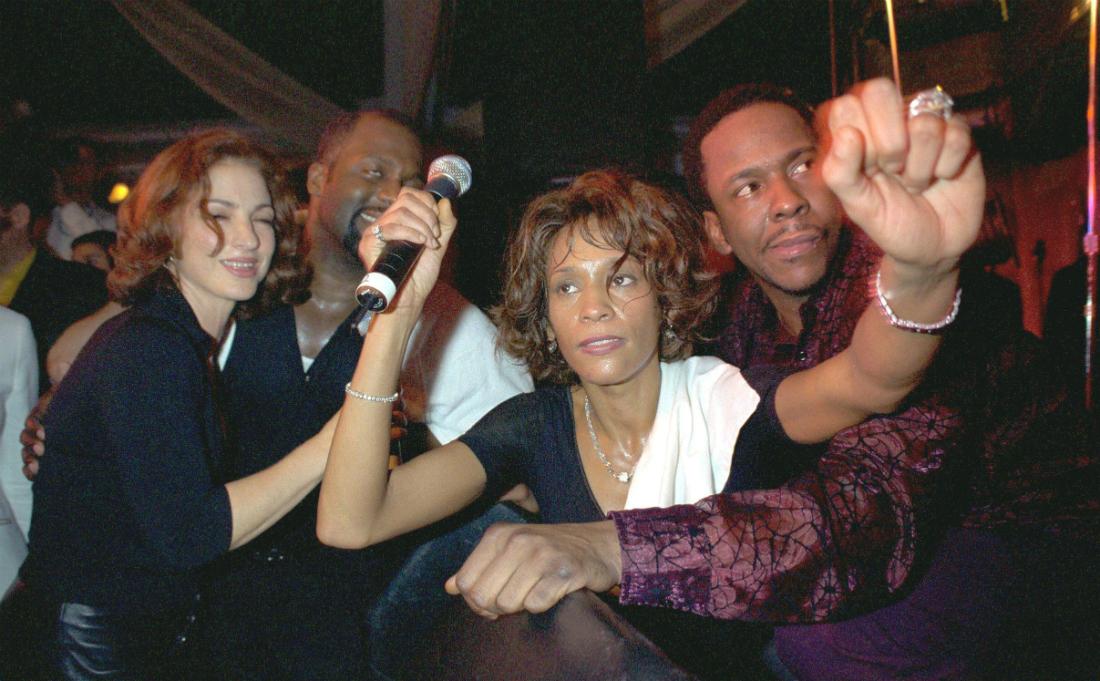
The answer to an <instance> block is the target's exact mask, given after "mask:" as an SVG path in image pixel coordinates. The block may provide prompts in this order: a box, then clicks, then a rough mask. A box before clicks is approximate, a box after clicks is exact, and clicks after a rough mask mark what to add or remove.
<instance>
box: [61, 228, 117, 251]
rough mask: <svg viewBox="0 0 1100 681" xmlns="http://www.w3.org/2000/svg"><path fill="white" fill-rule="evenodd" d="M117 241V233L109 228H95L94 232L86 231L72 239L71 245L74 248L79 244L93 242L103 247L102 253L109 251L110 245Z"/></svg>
mask: <svg viewBox="0 0 1100 681" xmlns="http://www.w3.org/2000/svg"><path fill="white" fill-rule="evenodd" d="M116 241H118V235H117V234H115V233H114V232H112V231H111V230H109V229H97V230H95V231H94V232H88V233H87V234H81V235H80V236H78V237H76V238H75V239H73V242H72V247H73V248H76V247H77V246H80V245H81V244H95V245H96V246H99V247H100V248H102V249H103V252H104V253H110V252H111V246H114V245H115V242H116Z"/></svg>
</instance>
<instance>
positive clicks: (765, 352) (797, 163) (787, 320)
mask: <svg viewBox="0 0 1100 681" xmlns="http://www.w3.org/2000/svg"><path fill="white" fill-rule="evenodd" d="M812 125H813V121H812V113H811V112H810V110H809V109H808V107H806V105H805V104H803V103H802V102H801V101H799V100H798V99H796V98H795V97H794V96H793V94H791V93H790V92H788V91H784V90H781V89H778V88H774V87H769V86H759V85H747V86H742V87H739V88H735V89H733V90H730V91H727V92H726V93H723V94H722V95H721V96H719V97H718V98H716V99H715V100H714V101H712V102H711V104H710V105H708V106H707V107H706V109H704V111H703V112H702V113H701V114H700V115H699V116H698V118H697V119H696V121H695V123H694V125H693V126H692V131H691V133H690V135H689V138H688V140H687V143H686V145H685V153H684V160H685V170H686V175H687V178H688V183H689V189H690V190H691V191H692V193H693V194H694V197H695V198H696V200H697V201H698V202H699V203H700V205H702V206H705V207H706V210H705V212H704V217H705V224H706V230H707V235H708V238H709V239H710V241H711V243H712V245H713V246H714V247H715V248H716V249H717V250H718V251H719V252H721V253H723V254H726V255H733V256H735V257H736V258H737V259H738V261H739V262H740V263H741V264H742V265H743V266H744V270H746V272H745V273H744V275H743V276H741V278H740V279H739V281H738V282H737V284H736V285H735V286H734V287H733V291H732V294H731V295H730V298H729V305H728V311H727V315H728V321H727V323H726V324H725V326H724V329H723V331H722V334H721V337H720V341H719V354H720V355H721V356H722V358H723V359H725V360H726V361H728V362H730V363H732V364H735V365H737V366H740V367H750V366H754V365H758V364H775V365H780V366H785V367H789V368H792V369H803V368H807V367H810V366H813V365H816V364H818V363H819V362H822V361H824V360H826V359H828V358H829V357H831V356H833V355H834V354H836V353H837V352H839V351H840V350H842V349H843V348H844V347H845V346H846V345H847V343H848V342H849V341H850V339H851V333H852V329H853V327H854V324H855V321H856V319H858V317H859V314H860V313H861V312H862V311H863V309H864V308H865V307H866V305H867V304H868V300H869V296H868V294H867V291H868V282H869V278H870V277H871V276H873V273H874V271H875V269H876V268H877V263H878V259H879V257H880V253H878V251H877V249H876V248H875V247H874V245H873V244H872V243H871V242H870V241H869V240H868V239H866V238H865V237H864V236H863V235H862V233H861V232H859V230H858V229H855V228H853V227H850V226H848V225H846V224H845V222H844V218H843V216H842V211H841V209H840V206H839V202H838V200H837V197H836V196H835V195H833V193H832V192H831V191H829V189H828V187H826V186H825V183H824V182H823V181H822V180H821V175H820V173H819V172H817V171H816V170H815V163H816V160H817V157H818V141H817V139H816V138H815V135H814V132H813V128H812ZM981 277H982V275H981V273H967V274H966V275H964V276H963V277H962V279H961V282H962V288H964V289H966V293H965V294H964V303H963V308H962V312H961V314H960V318H959V320H958V321H957V322H956V324H955V325H954V326H953V328H951V329H950V330H947V331H946V335H947V339H946V342H945V344H944V348H943V350H941V355H940V357H939V358H938V359H937V363H936V364H935V365H934V366H933V367H932V369H931V370H930V371H929V374H928V380H927V381H926V382H925V385H924V386H923V388H922V389H921V390H920V391H918V393H916V394H915V395H914V396H913V397H912V399H911V400H910V401H909V404H908V405H907V407H906V408H903V409H901V410H899V411H898V412H897V413H895V414H891V415H887V416H882V417H879V418H874V419H870V420H868V421H866V422H865V423H863V424H861V425H860V426H857V427H855V428H852V429H850V430H848V431H845V432H843V433H841V434H839V435H838V436H837V437H836V438H835V439H834V440H833V441H832V442H831V443H830V445H829V447H828V449H827V451H826V452H825V453H824V454H823V455H822V456H821V457H820V458H819V459H818V460H817V462H816V463H815V465H814V466H813V467H812V469H811V470H810V471H808V472H806V473H804V474H802V475H798V476H795V477H794V478H793V479H791V480H789V481H787V482H786V483H785V484H782V486H779V487H778V489H773V490H770V491H763V492H740V493H738V492H734V493H732V494H730V495H728V496H726V497H722V498H718V499H714V500H712V504H711V506H710V507H709V508H704V505H702V504H701V505H700V507H699V508H697V509H692V510H691V511H690V512H688V517H682V518H677V517H676V515H675V514H676V512H675V511H674V512H672V513H664V514H662V513H660V512H655V513H652V514H649V515H648V516H647V517H646V518H645V519H644V520H643V519H642V518H630V519H628V518H625V517H624V518H617V521H618V523H619V530H620V539H622V540H623V543H624V556H625V559H626V560H627V562H628V563H629V562H630V561H632V560H634V559H635V557H637V560H638V562H639V564H638V565H637V566H630V565H629V564H627V565H624V591H626V590H627V589H628V587H629V588H630V589H631V590H632V591H633V593H634V595H633V596H630V598H636V599H637V600H638V601H641V602H651V603H652V602H654V601H655V599H660V598H667V597H668V596H669V595H670V594H673V593H676V592H677V590H682V589H683V588H684V587H685V586H687V585H689V584H691V581H692V580H691V579H687V578H685V575H684V574H683V573H680V572H675V571H674V572H673V575H674V576H672V577H671V578H669V575H668V574H667V573H666V574H665V575H664V576H663V577H664V579H665V580H667V582H668V586H667V587H664V586H662V585H660V584H659V582H660V581H661V578H658V580H657V583H655V582H654V578H655V577H656V576H658V575H660V572H661V571H660V568H659V567H657V565H658V564H659V563H660V562H662V561H665V560H668V559H669V558H670V557H671V556H673V555H675V554H676V553H678V552H683V553H685V554H689V555H691V556H692V557H699V556H702V555H704V554H706V553H709V554H711V555H710V557H709V558H708V559H707V562H708V568H709V569H708V570H707V571H706V572H707V579H708V586H709V587H710V589H709V590H708V594H707V596H706V600H705V601H701V602H695V603H693V602H691V598H690V597H688V598H686V599H685V600H684V602H683V603H682V604H681V607H688V608H690V609H692V610H695V611H702V612H705V613H707V614H711V615H718V616H728V617H737V618H742V619H749V618H760V619H766V620H770V621H778V622H783V621H788V622H807V621H818V620H822V619H826V618H829V619H837V618H844V617H851V616H852V615H858V614H860V613H865V612H866V611H867V610H869V609H873V608H874V607H876V606H879V605H881V604H883V603H890V605H889V606H888V607H886V608H881V609H878V610H875V611H873V612H870V613H867V614H863V615H861V616H856V617H853V618H851V619H846V620H844V621H840V622H835V623H830V624H823V625H815V626H789V627H780V628H779V629H777V633H776V639H775V644H776V645H775V652H776V653H777V654H778V658H779V659H780V660H781V662H782V663H783V664H784V665H785V666H786V667H787V668H788V669H787V671H788V672H792V673H793V676H795V677H796V678H799V679H832V678H836V679H852V678H898V677H905V678H944V677H948V678H957V677H963V676H967V675H971V674H974V673H977V672H979V671H982V670H985V669H986V668H987V667H988V664H987V663H988V662H989V659H988V658H989V657H990V656H991V655H992V654H993V653H994V651H995V650H996V649H997V647H996V645H995V644H997V643H998V642H999V639H1000V638H1001V637H1003V636H1006V631H1005V630H1006V629H1010V628H1012V627H1013V626H1018V625H1019V623H1018V622H1014V621H1013V619H1014V618H1018V617H1025V616H1027V615H1029V614H1030V611H1029V608H1030V607H1031V606H1035V605H1037V603H1033V602H1028V599H1029V598H1031V600H1033V601H1034V600H1041V601H1042V605H1044V606H1046V608H1048V609H1049V608H1056V607H1057V602H1056V601H1053V600H1050V599H1052V598H1053V597H1055V593H1054V591H1053V590H1051V589H1048V588H1046V587H1047V585H1046V584H1045V583H1043V582H1042V581H1040V583H1038V584H1033V583H1029V584H1025V582H1026V581H1027V580H1028V579H1029V578H1031V579H1034V577H1035V574H1036V573H1041V572H1053V571H1054V569H1055V568H1056V567H1059V566H1061V567H1063V568H1065V569H1066V570H1067V571H1074V570H1081V569H1084V567H1085V564H1083V563H1077V562H1075V561H1074V558H1073V556H1074V555H1075V554H1077V555H1080V554H1083V553H1084V551H1083V550H1082V549H1081V548H1080V546H1072V545H1071V546H1070V547H1069V548H1068V549H1067V548H1066V546H1065V545H1064V544H1060V545H1057V546H1056V548H1054V550H1055V551H1056V552H1057V553H1056V554H1055V555H1054V560H1052V561H1050V562H1051V563H1052V564H1053V565H1047V564H1042V565H1036V564H1033V563H1032V562H1031V561H1029V560H1027V559H1022V558H1020V557H1019V555H1018V554H1024V553H1027V552H1028V549H1039V548H1040V547H1041V548H1042V549H1046V550H1051V549H1052V547H1054V546H1055V545H1054V544H1052V543H1051V541H1050V536H1051V535H1052V533H1054V532H1060V533H1062V534H1063V535H1065V534H1073V533H1079V534H1080V535H1082V538H1083V539H1082V540H1084V541H1088V540H1090V539H1094V538H1095V537H1096V529H1097V508H1096V499H1097V496H1096V494H1097V489H1098V488H1097V487H1096V486H1095V484H1096V480H1097V478H1096V465H1095V461H1093V460H1092V458H1091V457H1090V454H1091V450H1090V449H1088V448H1087V447H1086V437H1085V435H1084V431H1083V429H1082V427H1081V422H1080V421H1079V419H1078V417H1079V416H1080V415H1079V414H1077V413H1076V412H1075V411H1074V410H1073V409H1072V408H1070V407H1069V405H1067V404H1066V403H1065V394H1064V390H1063V387H1062V386H1061V385H1059V384H1058V383H1057V382H1055V381H1054V380H1053V379H1052V377H1053V376H1055V375H1056V372H1054V371H1053V370H1052V367H1051V366H1050V365H1049V363H1047V359H1046V358H1045V357H1044V356H1043V353H1042V352H1041V351H1040V350H1039V348H1038V347H1037V342H1036V341H1035V339H1034V338H1032V337H1030V336H1027V335H1026V334H1023V333H1021V332H1018V331H1016V330H1014V328H1013V324H1012V323H1011V321H1010V320H1007V319H1006V320H1003V323H998V321H1001V320H997V319H996V318H995V317H993V318H991V317H990V316H989V315H988V314H983V313H985V312H988V310H983V309H982V307H983V300H982V296H981V293H980V291H981V288H982V279H981ZM732 482H734V481H731V483H732ZM781 483H782V481H778V480H777V481H775V485H767V486H769V487H771V486H778V485H780V484H781ZM727 491H730V490H729V489H728V488H727ZM711 513H713V514H715V515H714V516H713V517H712V516H710V515H707V514H711ZM699 514H702V515H699ZM704 516H706V517H705V518H704ZM750 518H751V519H752V524H750V522H749V519H750ZM714 520H717V524H712V523H713V521H714ZM670 521H671V522H673V523H675V524H681V523H682V526H683V527H685V528H691V529H692V530H695V531H698V530H699V529H700V528H703V529H705V532H701V533H698V534H696V536H694V537H692V536H689V535H685V534H683V533H679V534H669V533H668V532H665V531H664V530H663V529H662V527H661V525H663V524H665V523H668V522H670ZM1021 527H1025V528H1026V529H1023V530H1021V529H1019V528H1021ZM719 528H721V529H720V531H721V535H719V534H714V533H716V532H718V531H719ZM761 529H763V530H764V531H763V532H761ZM689 531H690V530H689ZM702 536H706V537H707V539H703V540H702V541H700V538H701V537H702ZM719 536H721V539H720V540H719V541H718V542H716V543H711V542H710V538H712V537H715V538H716V537H719ZM703 544H706V545H707V546H706V548H703V546H702V545H703ZM633 546H637V547H638V548H637V550H635V549H634V548H632V547H633ZM689 546H690V547H691V548H687V547H689ZM1085 546H1087V544H1085ZM765 548H766V549H767V551H766V552H765V551H763V550H762V549H765ZM723 551H725V552H729V555H730V556H733V559H732V560H728V559H727V558H723V557H721V556H720V554H721V553H722V552H723ZM716 554H719V557H718V561H717V564H716V563H715V555H716ZM762 556H763V557H764V558H763V559H762ZM727 561H728V562H727ZM678 562H679V563H680V564H681V565H682V564H683V563H684V561H683V560H681V559H678ZM1092 563H1093V564H1094V563H1095V561H1092ZM750 566H751V572H750V571H749V568H750ZM635 576H637V580H638V581H637V582H634V578H635ZM1047 579H1054V577H1053V574H1049V575H1048V576H1047ZM723 581H726V582H727V583H728V584H729V588H728V589H727V588H724V587H723V586H719V585H721V584H722V582H723ZM715 587H718V588H715ZM647 591H648V592H650V593H646V592H647ZM715 592H717V593H720V594H722V593H724V597H725V598H727V599H728V603H719V602H716V600H715ZM895 593H897V594H901V593H904V594H905V595H904V597H903V598H901V599H900V600H897V599H896V598H895V597H893V596H892V594H895ZM1064 593H1066V595H1067V596H1070V595H1071V594H1073V593H1078V594H1079V595H1080V596H1082V597H1083V596H1084V595H1085V594H1084V593H1083V592H1070V591H1068V590H1067V592H1064ZM746 596H747V597H746ZM703 603H706V605H704V606H703V607H702V608H700V606H701V605H703ZM999 662H1001V663H1003V660H1001V661H999Z"/></svg>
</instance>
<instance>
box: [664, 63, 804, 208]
mask: <svg viewBox="0 0 1100 681" xmlns="http://www.w3.org/2000/svg"><path fill="white" fill-rule="evenodd" d="M761 103H771V104H783V105H785V106H789V107H791V108H792V109H794V110H795V112H796V113H798V115H799V116H801V117H802V120H803V121H805V122H806V126H807V127H809V129H810V132H811V134H812V133H813V131H814V111H813V109H812V108H811V107H810V105H809V104H807V103H806V102H805V101H804V100H803V99H801V98H800V97H799V96H798V95H796V94H795V93H794V91H793V90H791V89H789V88H785V87H779V86H778V85H772V84H770V83H744V84H742V85H738V86H736V87H732V88H730V89H729V90H726V91H724V92H722V93H721V94H719V95H718V96H717V97H715V98H714V99H712V100H710V102H709V103H708V104H707V105H706V106H705V107H703V110H702V111H700V112H699V115H698V116H696V117H695V119H694V120H692V121H691V127H690V128H689V129H688V134H687V137H686V138H685V139H684V151H683V162H684V179H685V180H686V181H687V189H688V195H689V196H691V199H692V201H694V202H695V205H696V206H698V207H699V208H700V209H703V210H706V209H709V208H711V207H712V204H711V201H710V196H708V195H707V181H706V178H705V177H703V172H704V171H705V168H704V167H703V153H702V150H701V149H700V147H702V145H703V138H704V137H706V136H707V135H708V134H710V131H711V130H714V128H715V127H717V126H718V124H719V123H721V122H722V119H723V118H725V117H726V116H729V115H730V114H735V113H737V112H738V111H740V110H742V109H747V108H748V107H750V106H752V105H753V104H761Z"/></svg>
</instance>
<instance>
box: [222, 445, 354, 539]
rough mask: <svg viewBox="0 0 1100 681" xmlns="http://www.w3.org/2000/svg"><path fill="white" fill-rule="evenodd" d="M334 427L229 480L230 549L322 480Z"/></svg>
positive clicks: (263, 527)
mask: <svg viewBox="0 0 1100 681" xmlns="http://www.w3.org/2000/svg"><path fill="white" fill-rule="evenodd" d="M332 430H333V426H332V424H331V423H330V424H329V425H326V426H325V428H323V429H322V430H321V432H320V433H318V434H316V435H314V436H313V437H311V438H310V439H309V440H306V442H304V443H303V444H301V445H300V446H298V447H297V448H296V449H295V450H294V451H292V452H291V453H290V454H287V455H286V456H285V457H283V458H282V459H281V460H280V461H278V462H277V463H275V464H274V465H272V466H270V467H268V468H265V469H264V470H262V471H260V472H259V473H255V474H253V475H250V476H248V477H246V478H241V479H240V480H234V481H233V482H230V483H228V484H226V486H225V489H226V492H228V494H229V508H230V512H231V514H232V518H233V534H232V536H231V539H230V543H229V548H230V549H235V548H237V547H239V546H242V545H244V544H247V543H248V542H250V541H252V540H253V539H255V538H256V537H257V536H259V535H260V534H261V533H262V532H263V531H264V530H266V529H267V528H269V527H271V526H272V525H274V524H275V523H276V522H277V521H278V520H279V519H280V518H282V517H283V516H285V515H286V514H287V513H288V512H290V510H291V509H292V508H294V507H295V506H297V505H298V502H300V501H301V500H302V499H303V498H305V496H306V495H307V494H309V492H310V490H312V489H313V488H314V487H315V486H316V485H317V483H318V482H320V480H321V474H322V473H323V472H324V468H325V456H326V454H327V452H328V448H329V443H330V442H331V440H332Z"/></svg>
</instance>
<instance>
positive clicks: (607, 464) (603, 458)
mask: <svg viewBox="0 0 1100 681" xmlns="http://www.w3.org/2000/svg"><path fill="white" fill-rule="evenodd" d="M584 420H585V423H587V424H588V436H589V437H590V438H592V448H593V449H595V450H596V456H597V457H599V459H600V463H602V464H603V467H604V468H606V469H607V474H608V475H610V476H611V477H613V478H615V479H616V480H618V481H619V482H621V483H623V484H624V485H626V484H628V483H629V482H630V479H631V478H632V477H634V469H631V470H629V471H617V470H615V467H614V466H612V465H611V461H610V460H609V459H608V458H607V455H606V454H604V453H603V448H602V447H600V440H599V438H597V437H596V426H594V425H593V424H592V403H591V402H590V401H589V399H588V394H587V393H585V395H584ZM623 454H626V456H627V457H628V458H630V455H629V454H627V453H626V452H623Z"/></svg>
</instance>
